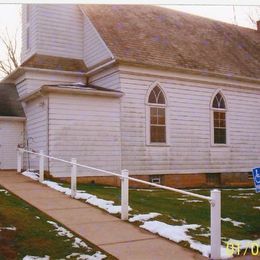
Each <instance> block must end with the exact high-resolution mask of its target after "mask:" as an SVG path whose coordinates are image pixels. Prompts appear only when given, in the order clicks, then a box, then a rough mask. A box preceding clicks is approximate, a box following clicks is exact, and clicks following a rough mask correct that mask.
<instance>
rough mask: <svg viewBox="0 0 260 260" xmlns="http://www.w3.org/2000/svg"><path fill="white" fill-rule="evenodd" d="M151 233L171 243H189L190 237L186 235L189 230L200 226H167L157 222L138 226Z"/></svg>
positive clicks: (148, 222)
mask: <svg viewBox="0 0 260 260" xmlns="http://www.w3.org/2000/svg"><path fill="white" fill-rule="evenodd" d="M140 227H141V228H144V229H146V230H148V231H150V232H152V233H158V234H159V235H161V236H163V237H166V238H168V239H170V240H172V241H175V242H177V243H179V242H181V241H189V240H190V239H191V237H190V236H188V235H187V234H186V232H187V231H188V230H189V229H193V230H194V229H197V228H199V227H200V225H197V224H192V225H182V226H174V225H169V224H166V223H163V222H160V221H157V220H154V221H147V222H145V223H144V224H143V225H141V226H140Z"/></svg>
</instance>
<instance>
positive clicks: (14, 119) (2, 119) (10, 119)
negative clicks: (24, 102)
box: [0, 116, 26, 121]
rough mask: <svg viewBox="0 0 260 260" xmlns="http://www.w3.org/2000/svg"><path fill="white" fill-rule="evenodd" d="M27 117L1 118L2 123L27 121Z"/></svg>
mask: <svg viewBox="0 0 260 260" xmlns="http://www.w3.org/2000/svg"><path fill="white" fill-rule="evenodd" d="M25 120H26V117H18V116H0V121H25Z"/></svg>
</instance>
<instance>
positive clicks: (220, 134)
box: [214, 128, 226, 144]
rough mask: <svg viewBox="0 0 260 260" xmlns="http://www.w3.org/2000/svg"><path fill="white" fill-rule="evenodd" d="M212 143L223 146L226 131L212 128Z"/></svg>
mask: <svg viewBox="0 0 260 260" xmlns="http://www.w3.org/2000/svg"><path fill="white" fill-rule="evenodd" d="M214 143H215V144H225V143H226V129H225V128H214Z"/></svg>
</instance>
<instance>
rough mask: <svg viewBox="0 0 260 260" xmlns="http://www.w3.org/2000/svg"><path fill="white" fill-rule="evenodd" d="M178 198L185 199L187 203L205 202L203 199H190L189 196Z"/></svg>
mask: <svg viewBox="0 0 260 260" xmlns="http://www.w3.org/2000/svg"><path fill="white" fill-rule="evenodd" d="M177 200H181V201H184V202H187V203H193V202H194V203H196V202H203V201H202V200H189V199H188V198H186V197H185V198H177Z"/></svg>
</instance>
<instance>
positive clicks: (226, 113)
mask: <svg viewBox="0 0 260 260" xmlns="http://www.w3.org/2000/svg"><path fill="white" fill-rule="evenodd" d="M219 92H220V93H221V95H222V97H223V98H224V101H225V107H226V108H225V109H221V108H219V109H217V108H213V107H212V105H213V100H214V98H215V96H216V95H217V94H218V93H219ZM209 111H210V140H211V144H210V145H211V147H219V148H221V147H222V148H223V147H229V145H230V136H229V132H230V131H229V113H228V102H227V99H226V96H225V94H224V93H223V90H222V89H217V90H215V92H214V93H213V95H212V97H211V100H210V110H209ZM215 111H219V112H225V118H226V143H225V144H215V143H214V112H215Z"/></svg>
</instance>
